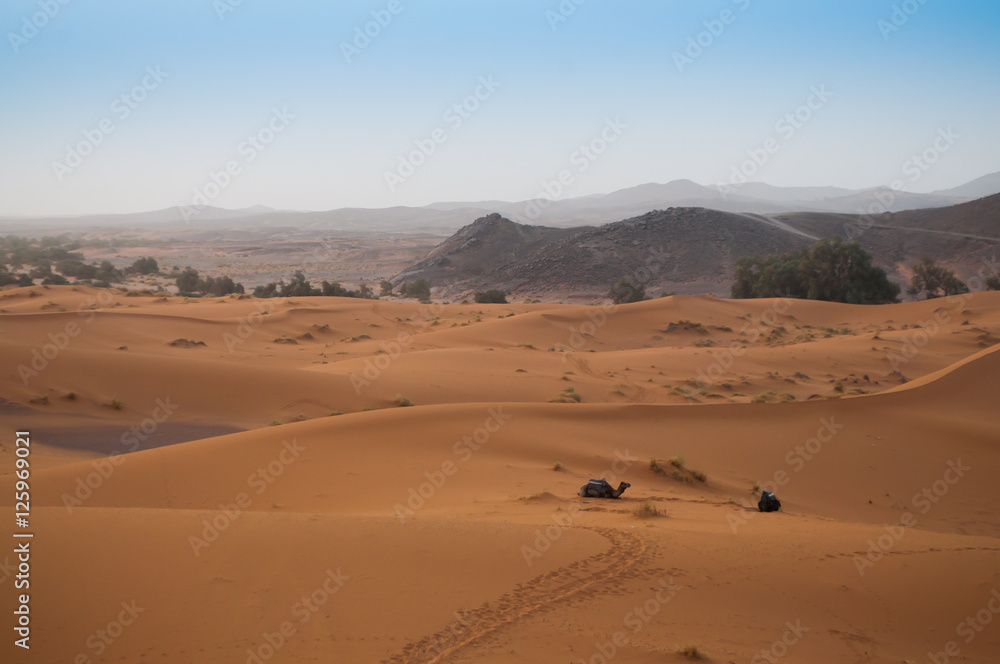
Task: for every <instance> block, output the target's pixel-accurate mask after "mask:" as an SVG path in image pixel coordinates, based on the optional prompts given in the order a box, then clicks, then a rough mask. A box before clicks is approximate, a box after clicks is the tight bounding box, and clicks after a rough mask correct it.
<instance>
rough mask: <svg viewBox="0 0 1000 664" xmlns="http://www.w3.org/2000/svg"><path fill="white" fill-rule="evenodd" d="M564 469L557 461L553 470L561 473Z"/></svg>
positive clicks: (553, 465)
mask: <svg viewBox="0 0 1000 664" xmlns="http://www.w3.org/2000/svg"><path fill="white" fill-rule="evenodd" d="M562 469H563V465H562V463H560V462H558V461H556V462H555V463H554V464H552V470H555V471H560V470H562Z"/></svg>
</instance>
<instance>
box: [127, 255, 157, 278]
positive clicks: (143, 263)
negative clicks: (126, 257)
mask: <svg viewBox="0 0 1000 664" xmlns="http://www.w3.org/2000/svg"><path fill="white" fill-rule="evenodd" d="M127 270H128V271H129V272H134V273H136V274H156V273H157V272H159V271H160V266H159V265H158V264H157V263H156V259H155V258H145V257H143V258H137V259H136V260H135V262H134V263H132V265H130V266H129V267H128V268H127Z"/></svg>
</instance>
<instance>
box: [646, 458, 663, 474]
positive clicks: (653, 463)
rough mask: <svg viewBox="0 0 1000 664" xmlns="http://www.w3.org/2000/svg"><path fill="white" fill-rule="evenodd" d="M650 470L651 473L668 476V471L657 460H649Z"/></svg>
mask: <svg viewBox="0 0 1000 664" xmlns="http://www.w3.org/2000/svg"><path fill="white" fill-rule="evenodd" d="M649 469H650V470H651V471H653V472H654V473H656V474H657V475H666V474H667V471H666V469H665V468H664V467H663V466H661V465H660V462H659V461H657V460H656V459H650V460H649Z"/></svg>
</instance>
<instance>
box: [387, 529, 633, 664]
mask: <svg viewBox="0 0 1000 664" xmlns="http://www.w3.org/2000/svg"><path fill="white" fill-rule="evenodd" d="M588 530H593V531H595V532H597V533H598V534H600V535H601V536H602V537H604V538H605V539H607V540H608V541H609V542H610V543H611V547H610V548H609V549H608V550H607V551H604V552H603V553H599V554H597V555H594V556H591V557H589V558H584V559H583V560H578V561H576V562H574V563H572V564H570V565H567V566H565V567H560V568H559V569H556V570H553V571H551V572H548V573H546V574H542V575H541V576H537V577H535V578H534V579H531V580H530V581H527V582H526V583H522V584H518V585H517V586H515V587H514V589H513V590H512V591H510V592H508V593H505V594H504V595H502V596H501V597H499V598H497V599H496V600H494V601H492V602H484V603H483V604H482V605H480V606H479V608H477V609H473V610H472V611H466V612H464V613H462V614H461V615H460V616H459V617H458V618H456V619H455V620H453V621H452V622H451V623H449V624H448V625H447V626H446V627H445V628H444V629H442V630H440V631H438V632H436V633H435V634H431V635H429V636H425V637H424V638H422V639H420V640H418V641H414V642H411V643H409V644H407V645H406V646H404V647H403V648H402V650H401V651H400V652H399V653H397V654H395V655H393V656H391V657H389V658H388V659H385V660H383V664H438V663H439V662H445V661H447V660H448V658H450V657H451V656H452V655H454V654H455V653H457V652H458V651H460V650H462V649H464V648H466V647H468V646H471V645H473V644H474V643H476V642H479V641H481V640H482V639H483V638H486V637H488V636H490V635H492V634H494V633H496V632H498V631H499V630H502V629H504V628H505V627H508V626H511V625H514V624H516V623H518V622H520V621H522V620H524V619H525V618H527V617H529V616H531V615H533V614H535V613H538V612H540V611H544V610H546V609H549V608H551V607H553V606H555V605H558V604H562V603H566V602H570V601H573V600H577V599H579V598H584V597H591V596H593V595H599V594H603V593H610V592H613V591H612V590H611V589H610V588H605V587H606V586H607V585H608V584H609V583H610V582H612V581H616V580H620V579H627V578H635V577H637V576H639V562H640V560H641V559H642V557H643V556H644V555H645V553H646V551H647V550H648V549H649V546H650V543H649V542H648V541H647V540H645V539H643V538H642V537H641V536H639V535H637V534H635V533H631V532H627V531H620V530H615V529H612V528H588Z"/></svg>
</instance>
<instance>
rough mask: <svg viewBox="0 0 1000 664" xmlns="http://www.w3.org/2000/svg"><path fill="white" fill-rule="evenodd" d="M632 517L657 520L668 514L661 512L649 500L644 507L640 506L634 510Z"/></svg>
mask: <svg viewBox="0 0 1000 664" xmlns="http://www.w3.org/2000/svg"><path fill="white" fill-rule="evenodd" d="M632 515H633V516H634V517H636V518H637V519H655V518H658V517H661V516H666V515H667V513H666V512H663V511H661V510H660V509H658V508H657V507H656V505H654V504H653V503H651V502H649V501H648V500H647V501H646V502H644V503H643V504H642V505H639V506H638V507H636V508H635V509H634V510H632Z"/></svg>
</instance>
